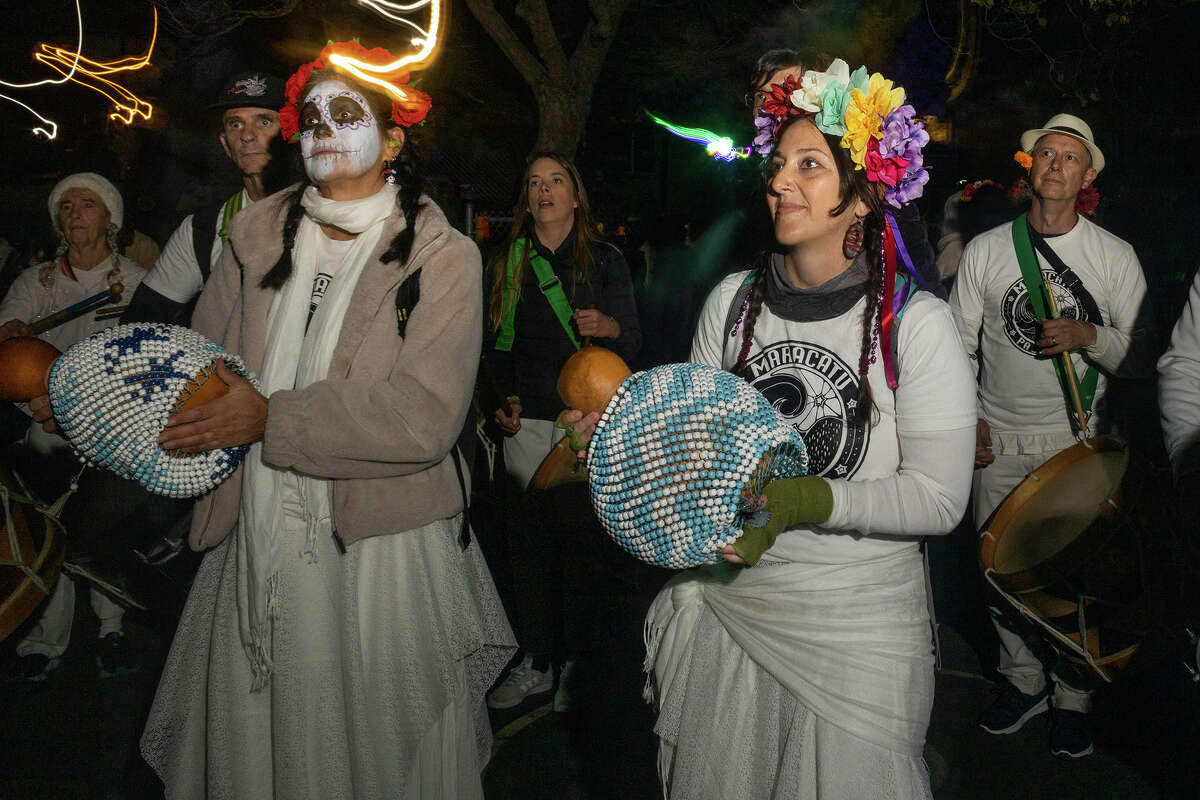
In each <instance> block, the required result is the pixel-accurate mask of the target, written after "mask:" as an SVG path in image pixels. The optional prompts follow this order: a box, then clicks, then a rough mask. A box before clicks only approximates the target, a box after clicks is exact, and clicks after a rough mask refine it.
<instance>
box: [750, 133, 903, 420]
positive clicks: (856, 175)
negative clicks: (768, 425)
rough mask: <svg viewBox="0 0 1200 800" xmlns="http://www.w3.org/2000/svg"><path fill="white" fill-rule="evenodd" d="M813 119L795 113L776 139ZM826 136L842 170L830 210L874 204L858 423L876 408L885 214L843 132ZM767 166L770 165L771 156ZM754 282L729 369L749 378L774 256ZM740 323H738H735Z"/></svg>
mask: <svg viewBox="0 0 1200 800" xmlns="http://www.w3.org/2000/svg"><path fill="white" fill-rule="evenodd" d="M802 121H803V122H806V123H808V124H812V122H811V121H810V120H809V119H808V118H807V117H793V118H792V119H790V120H786V121H785V122H784V123H783V124H782V125H780V127H779V131H778V133H777V136H776V139H775V141H776V142H778V141H780V140H781V139H782V138H783V132H784V130H786V129H787V128H788V127H789V126H790V125H794V124H797V123H800V122H802ZM822 135H823V136H824V137H825V142H826V144H828V145H829V150H830V152H832V153H833V160H834V162H835V163H836V164H837V170H838V178H839V184H838V197H839V198H840V201H839V203H838V204H837V206H836V207H834V208H832V209H830V212H829V213H830V215H832V216H837V215H839V214H841V213H843V212H844V211H845V210H846V209H847V208H849V207H850V205H851V204H852V203H853V202H855V201H856V200H862V201H863V202H864V203H866V205H867V207H868V208H869V209H870V213H868V214H867V216H866V217H864V218H863V221H862V222H863V234H864V235H863V241H864V243H865V247H866V248H867V253H866V257H867V282H866V284H865V286H864V289H863V291H864V294H865V296H866V300H867V304H866V308H864V309H863V319H862V344H861V346H860V348H859V357H858V378H859V380H858V398H857V402H856V404H855V408H854V419H853V422H854V423H856V424H859V425H867V424H869V423H870V422H871V417H872V414H873V412H874V411H875V402H874V399H873V398H872V396H871V384H870V382H869V381H868V380H867V372H868V370H870V368H871V364H872V362H873V360H874V350H875V343H876V341H877V338H876V337H877V331H878V322H877V319H878V317H879V312H880V300H881V295H882V293H883V253H882V251H881V249H880V247H879V246H878V245H879V243H881V242H882V240H883V232H884V225H885V223H884V220H883V203H882V201H881V200H880V198H879V195H878V194H877V193H876V191H875V187H874V186H873V185H872V184H871V183H870V182H869V181H868V180H867V176H866V172H864V171H863V170H856V169H855V167H854V162H853V161H852V160H851V158H850V154H849V153H848V152H847V151H846V150H844V149H842V147H841V141H840V138H839V137H836V136H830V135H829V134H826V133H822ZM767 169H768V170H769V169H770V162H768V165H767ZM765 177H766V180H767V181H768V182H769V180H770V177H771V173H770V172H768V173H767V174H766V175H765ZM754 269H755V274H754V283H753V285H752V286H751V288H750V292H749V294H748V295H747V296H746V308H745V311H744V312H743V314H742V319H741V322H740V325H741V334H742V345H741V349H740V350H739V351H738V358H737V361H736V362H735V363H734V365H733V367H732V368H731V369H730V372H732V373H733V374H734V375H737V376H739V377H741V378H745V379H747V380H749V377H750V376H749V366H748V365H747V363H746V362H747V359H748V357H749V355H750V347H751V345H752V344H753V340H754V325H755V323H756V322H758V317H759V314H760V313H761V312H762V305H763V300H764V299H766V294H767V291H766V289H767V270H768V269H770V258H769V257H768V256H767V255H766V254H764V255H763V256H762V257H761V258H760V259H759V262H758V264H757V265H756V266H755V267H754ZM735 329H736V326H735Z"/></svg>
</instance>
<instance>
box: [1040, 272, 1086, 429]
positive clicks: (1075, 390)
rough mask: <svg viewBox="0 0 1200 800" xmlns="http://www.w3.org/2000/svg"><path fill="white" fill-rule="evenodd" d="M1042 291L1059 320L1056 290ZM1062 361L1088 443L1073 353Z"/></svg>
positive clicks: (1067, 353)
mask: <svg viewBox="0 0 1200 800" xmlns="http://www.w3.org/2000/svg"><path fill="white" fill-rule="evenodd" d="M1042 290H1043V291H1044V292H1045V294H1046V303H1047V305H1049V306H1050V316H1051V318H1053V319H1058V318H1059V316H1060V315H1059V313H1058V302H1057V301H1056V300H1055V299H1054V290H1053V289H1051V288H1050V286H1049V285H1048V284H1042ZM1058 357H1059V358H1061V359H1062V362H1063V369H1065V370H1066V371H1067V388H1068V389H1069V390H1070V392H1071V402H1072V404H1074V406H1075V414H1076V418H1077V419H1078V421H1079V430H1080V431H1081V432H1082V433H1083V438H1084V440H1085V441H1086V440H1087V438H1088V435H1087V420H1086V419H1085V418H1084V415H1083V401H1082V400H1080V399H1079V378H1078V377H1077V376H1076V375H1075V364H1074V363H1072V361H1071V351H1070V350H1064V351H1063V352H1061V353H1059V354H1058Z"/></svg>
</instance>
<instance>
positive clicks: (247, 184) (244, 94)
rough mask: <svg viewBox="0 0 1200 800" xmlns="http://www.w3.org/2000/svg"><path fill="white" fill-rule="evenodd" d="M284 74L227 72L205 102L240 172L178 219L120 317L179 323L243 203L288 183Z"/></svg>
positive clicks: (221, 138) (257, 199)
mask: <svg viewBox="0 0 1200 800" xmlns="http://www.w3.org/2000/svg"><path fill="white" fill-rule="evenodd" d="M284 102H285V100H284V95H283V81H281V80H280V79H279V78H277V77H275V76H274V75H270V74H267V73H265V72H260V71H253V72H243V73H240V74H238V75H235V76H233V77H232V78H230V79H229V80H228V81H227V82H226V83H225V85H224V86H223V87H222V88H221V91H220V93H219V94H218V95H217V97H216V100H215V102H213V103H211V104H210V105H209V109H210V110H212V111H214V112H217V113H218V114H219V117H218V124H219V130H220V132H219V133H218V134H217V139H218V140H219V141H220V142H221V149H222V150H224V151H225V154H226V155H227V156H229V159H230V160H231V161H232V162H233V163H234V165H235V166H236V167H237V168H238V171H239V172H240V173H241V174H242V186H241V188H240V189H239V190H238V191H236V192H234V193H233V194H232V195H231V196H230V197H229V198H228V199H226V200H222V201H220V202H218V203H215V204H211V205H207V206H205V207H203V208H201V209H200V210H199V211H197V212H196V213H194V214H189V215H188V216H187V217H185V218H184V220H183V222H181V223H180V224H179V227H178V228H176V229H175V232H174V233H172V234H171V238H170V239H168V240H167V246H166V248H164V249H163V251H162V254H161V255H160V256H159V257H158V260H157V262H156V263H155V267H154V270H153V272H151V273H150V275H149V276H148V277H147V280H146V281H145V283H143V284H142V286H141V288H140V289H139V291H138V292H137V293H136V294H135V295H134V297H133V300H132V302H131V303H130V306H129V309H128V311H127V312H126V313H125V315H124V317H123V319H122V321H123V322H186V316H187V312H188V310H189V309H190V307H191V305H192V303H193V301H195V299H196V297H197V296H199V294H200V290H201V289H203V288H204V283H205V281H207V280H208V276H209V273H210V271H211V269H212V267H213V265H215V264H216V263H217V260H218V259H219V258H220V255H221V249H222V248H223V247H224V246H225V243H226V242H227V241H228V240H229V225H230V222H231V221H232V220H233V218H234V217H235V216H236V215H237V213H238V212H239V211H241V210H242V209H243V208H247V207H249V206H250V205H251V204H252V203H255V202H257V201H259V200H262V199H263V198H264V197H266V196H267V195H269V194H272V193H274V192H276V191H278V190H280V189H282V188H283V187H284V186H285V185H286V184H287V178H288V175H289V170H288V168H287V161H288V159H287V158H285V157H283V154H282V152H281V151H282V147H283V144H284V143H283V142H282V140H281V139H280V138H279V109H280V108H282V107H283V105H284Z"/></svg>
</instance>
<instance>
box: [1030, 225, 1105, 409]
mask: <svg viewBox="0 0 1200 800" xmlns="http://www.w3.org/2000/svg"><path fill="white" fill-rule="evenodd" d="M1012 240H1013V247H1014V248H1015V249H1016V251H1017V263H1018V264H1019V265H1020V266H1021V279H1022V280H1023V281H1024V282H1025V290H1026V292H1028V293H1029V302H1030V304H1032V306H1033V311H1034V313H1035V314H1037V317H1038V319H1040V320H1044V319H1046V318H1047V317H1049V316H1052V315H1051V313H1050V310H1049V308H1048V304H1047V302H1046V292H1047V291H1048V290H1047V289H1046V280H1045V278H1044V277H1043V276H1042V268H1041V266H1040V265H1039V264H1038V260H1037V255H1036V254H1035V253H1034V252H1033V240H1032V239H1031V238H1030V235H1029V220H1028V219H1027V218H1026V216H1025V215H1024V214H1022V215H1021V216H1019V217H1017V218H1016V219H1015V220H1013V225H1012ZM1046 250H1050V247H1049V245H1047V246H1046ZM1050 252H1051V253H1053V252H1054V251H1053V250H1050ZM1043 255H1045V251H1043ZM1047 258H1048V260H1051V261H1052V262H1053V261H1057V262H1058V263H1060V264H1061V263H1062V261H1061V259H1059V258H1058V257H1057V254H1056V255H1055V257H1054V258H1053V259H1050V258H1049V257H1047ZM1052 266H1055V267H1056V271H1059V270H1057V265H1055V264H1052ZM1064 268H1065V265H1064ZM1089 299H1090V297H1089ZM1065 358H1069V355H1068V354H1066V353H1064V354H1063V356H1062V358H1061V359H1060V358H1053V359H1051V363H1052V364H1054V372H1055V374H1057V375H1058V382H1059V383H1060V384H1061V385H1062V388H1063V392H1064V394H1065V395H1066V396H1067V397H1070V389H1069V387H1068V386H1067V380H1068V378H1067V375H1066V372H1065V370H1064V369H1063V359H1065ZM1099 378H1100V371H1099V370H1097V369H1096V368H1095V367H1093V366H1090V365H1089V366H1088V368H1087V371H1086V372H1084V374H1083V378H1082V379H1081V380H1080V381H1079V400H1080V402H1081V404H1082V405H1083V411H1084V413H1085V414H1086V413H1088V412H1090V411H1091V410H1092V400H1093V399H1095V397H1096V382H1097V380H1098V379H1099Z"/></svg>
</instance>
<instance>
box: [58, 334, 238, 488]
mask: <svg viewBox="0 0 1200 800" xmlns="http://www.w3.org/2000/svg"><path fill="white" fill-rule="evenodd" d="M218 359H221V360H224V361H225V363H226V364H228V365H229V368H230V369H232V370H233V371H234V372H236V373H238V374H239V375H242V376H243V377H245V378H248V379H249V380H250V381H251V382H252V383H254V384H255V386H256V387H257V385H258V384H257V380H256V379H255V378H254V376H252V375H251V374H250V373H249V371H248V370H247V369H246V365H245V363H244V362H243V361H242V359H241V357H239V356H235V355H232V354H230V353H228V352H226V351H225V349H224V348H222V347H220V346H219V345H217V344H215V343H213V342H212V341H210V340H208V339H206V338H205V337H204V336H201V335H200V334H199V333H196V332H195V331H193V330H191V329H190V328H184V327H181V326H178V325H165V324H149V323H131V324H126V325H117V326H115V327H112V328H106V329H105V330H103V331H99V332H97V333H94V334H92V335H91V336H90V337H88V338H87V339H84V340H82V341H80V342H78V343H76V344H75V345H74V346H72V347H71V348H70V349H68V350H67V351H66V352H65V353H63V355H62V357H61V358H59V359H58V361H56V362H55V364H54V366H53V368H52V369H51V371H50V380H49V387H50V407H51V409H52V410H53V411H54V419H55V422H56V423H57V424H58V429H59V432H60V433H61V434H62V435H63V437H64V438H65V439H66V440H67V441H68V442H70V443H71V446H72V447H73V448H75V451H76V452H77V453H78V454H79V456H80V460H81V461H83V462H85V463H87V464H90V465H93V466H100V467H104V468H106V469H109V470H112V471H113V472H115V473H116V474H118V475H120V476H121V477H123V478H128V479H129V480H133V481H137V483H139V484H141V486H142V487H143V488H145V489H147V490H149V491H151V492H153V493H155V494H160V495H164V496H166V497H196V496H198V495H202V494H205V493H206V492H208V491H211V490H212V489H214V488H215V487H216V486H217V485H218V484H220V483H221V481H223V480H225V478H227V477H229V475H230V474H231V473H232V472H233V471H234V470H235V469H236V468H237V466H238V464H240V463H241V461H242V459H243V458H244V457H245V455H246V452H247V450H248V449H249V447H247V446H240V447H231V448H226V449H223V450H209V451H207V452H204V453H196V454H181V453H168V452H166V451H164V450H163V449H162V448H161V447H159V446H158V443H157V439H158V435H159V434H160V433H161V432H162V430H163V428H164V427H165V425H166V421H167V417H169V416H170V415H171V414H172V413H174V412H175V411H176V410H178V409H179V408H180V407H181V406H182V405H183V403H184V402H186V400H187V398H188V397H189V396H190V395H191V394H192V393H193V392H195V391H196V390H197V389H198V388H199V387H200V385H202V384H203V383H204V381H205V380H209V379H211V380H219V378H217V377H215V375H214V372H215V366H214V365H215V362H216V361H217V360H218Z"/></svg>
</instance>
